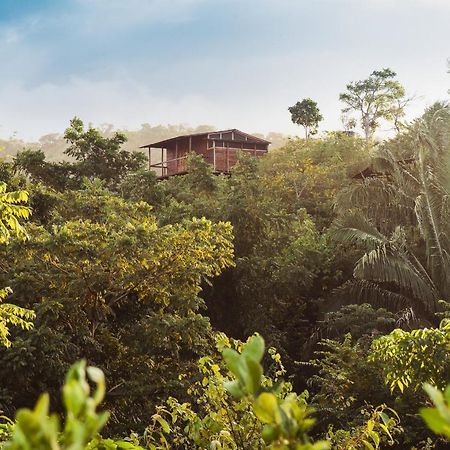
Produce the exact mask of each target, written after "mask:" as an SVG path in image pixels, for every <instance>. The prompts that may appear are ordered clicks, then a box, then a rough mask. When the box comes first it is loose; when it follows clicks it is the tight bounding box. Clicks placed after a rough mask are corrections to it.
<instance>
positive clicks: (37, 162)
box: [15, 117, 146, 190]
mask: <svg viewBox="0 0 450 450" xmlns="http://www.w3.org/2000/svg"><path fill="white" fill-rule="evenodd" d="M64 139H65V140H66V142H67V143H68V144H70V145H69V147H68V148H67V149H66V150H65V151H64V154H65V155H67V156H70V157H71V158H72V159H73V160H75V161H74V162H73V161H62V162H56V163H54V162H48V161H46V157H45V153H44V152H43V151H42V150H24V151H22V152H19V153H18V154H17V156H16V158H15V165H16V167H18V168H19V169H22V170H24V171H25V172H26V173H27V174H29V175H30V176H31V178H32V179H33V180H34V181H40V182H43V183H45V184H46V185H47V186H51V187H53V188H55V189H57V190H64V189H80V188H81V186H82V184H83V179H84V178H87V179H89V180H91V181H92V180H93V179H94V178H99V179H101V180H103V181H104V182H105V183H106V184H107V186H108V187H109V188H110V189H113V190H116V189H118V186H119V185H120V183H121V182H122V181H123V180H124V179H125V178H126V176H127V175H129V174H130V173H133V172H136V171H138V170H139V169H142V168H143V167H144V162H145V160H146V157H145V155H144V154H143V153H142V152H137V151H136V152H129V151H127V150H123V149H122V146H123V144H124V143H125V142H126V140H127V138H126V136H125V135H124V134H123V133H120V132H115V133H114V134H113V135H112V136H111V137H105V136H103V135H102V134H101V132H100V131H99V130H97V129H95V128H92V127H90V128H88V129H87V130H85V128H84V124H83V122H82V120H81V119H79V118H78V117H75V118H73V119H72V120H71V121H70V126H69V127H68V128H67V129H66V131H65V133H64Z"/></svg>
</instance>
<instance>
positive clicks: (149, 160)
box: [148, 147, 152, 170]
mask: <svg viewBox="0 0 450 450" xmlns="http://www.w3.org/2000/svg"><path fill="white" fill-rule="evenodd" d="M151 167H152V148H151V147H149V148H148V170H152V169H151Z"/></svg>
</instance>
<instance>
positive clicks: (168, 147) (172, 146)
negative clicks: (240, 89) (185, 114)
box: [141, 129, 270, 178]
mask: <svg viewBox="0 0 450 450" xmlns="http://www.w3.org/2000/svg"><path fill="white" fill-rule="evenodd" d="M269 144H270V142H269V141H266V140H264V139H261V138H258V137H256V136H252V135H250V134H247V133H243V132H242V131H239V130H236V129H232V130H222V131H211V132H207V133H196V134H188V135H184V136H177V137H173V138H170V139H166V140H164V141H160V142H154V143H152V144H147V145H143V146H141V148H148V165H149V169H150V170H155V171H156V172H157V173H158V175H160V177H161V178H166V177H169V176H172V175H181V174H185V173H186V171H187V167H186V158H187V156H188V154H189V153H190V152H195V153H197V154H198V155H201V156H202V157H203V158H204V159H205V160H206V161H207V162H208V163H209V164H211V165H212V166H213V170H214V172H215V173H228V172H229V171H230V169H231V168H232V167H233V166H234V165H235V164H236V161H237V155H238V152H246V153H249V154H251V155H253V156H255V157H257V158H259V157H261V156H264V155H265V154H266V153H267V151H268V148H269ZM155 161H157V162H155Z"/></svg>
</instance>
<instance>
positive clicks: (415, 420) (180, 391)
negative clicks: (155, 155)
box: [0, 69, 450, 450]
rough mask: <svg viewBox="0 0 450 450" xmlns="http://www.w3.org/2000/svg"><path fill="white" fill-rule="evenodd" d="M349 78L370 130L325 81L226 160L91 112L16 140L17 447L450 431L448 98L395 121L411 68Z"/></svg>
mask: <svg viewBox="0 0 450 450" xmlns="http://www.w3.org/2000/svg"><path fill="white" fill-rule="evenodd" d="M402 93H403V94H402ZM346 94H347V95H348V97H345V98H346V99H348V101H349V103H348V104H347V105H348V106H347V107H346V108H350V109H349V110H348V113H352V112H353V111H354V112H355V114H356V113H357V114H359V115H358V119H359V120H360V121H361V122H360V123H361V125H362V126H363V129H364V135H363V136H359V135H358V134H357V133H347V132H345V130H344V131H342V130H335V131H329V132H326V133H325V132H324V133H322V134H321V135H319V136H314V135H313V134H312V133H311V128H314V127H317V124H318V123H319V121H320V119H319V116H320V112H319V111H318V109H317V105H315V102H313V101H310V102H309V104H310V106H312V109H311V110H310V111H313V112H314V111H315V120H316V122H315V125H314V122H308V124H307V125H303V124H302V123H300V122H299V124H300V125H302V126H306V127H308V131H307V132H306V135H305V138H300V137H299V138H292V139H289V140H287V141H286V142H285V144H284V145H283V146H281V147H280V148H277V149H274V150H272V151H270V152H269V153H268V154H267V155H266V156H265V157H264V158H261V159H255V158H253V157H252V156H251V155H248V154H241V155H239V158H238V162H237V164H236V165H235V166H234V167H233V168H232V170H231V173H230V174H227V175H216V174H214V173H213V169H212V167H211V166H210V165H208V164H207V162H206V161H205V160H204V159H203V158H202V157H201V156H199V155H197V154H194V153H192V154H190V155H189V158H188V171H187V174H185V175H181V176H175V177H169V178H168V179H164V180H162V179H158V177H157V175H156V174H155V173H153V172H149V171H148V170H146V165H145V158H144V157H143V155H142V153H133V152H131V151H128V150H126V147H125V144H126V139H127V137H126V136H125V135H124V134H123V133H121V132H119V131H117V130H114V129H112V128H109V129H103V130H99V129H96V128H94V127H92V126H85V124H84V123H83V121H82V120H81V119H79V118H74V119H73V120H72V121H71V122H70V123H69V124H68V128H67V130H66V132H65V134H64V140H65V144H64V145H65V152H66V156H67V160H65V161H55V160H52V159H49V158H47V155H46V153H45V152H44V151H43V150H42V148H31V149H25V150H23V151H20V152H18V154H17V155H16V156H15V158H14V159H13V160H11V159H9V160H3V161H0V177H1V178H0V180H1V184H0V301H1V302H2V303H0V343H1V346H0V410H1V414H0V416H1V417H0V448H1V449H5V450H6V449H14V450H22V449H23V450H25V449H27V450H29V449H43V450H44V449H45V450H55V449H56V450H59V449H67V450H69V449H70V450H74V449H80V450H84V449H86V450H88V449H89V450H92V449H98V450H100V449H102V450H103V449H113V450H115V449H119V450H137V449H139V450H141V449H149V450H160V449H165V450H169V449H227V450H237V449H239V450H241V449H248V450H253V449H271V450H275V449H282V450H291V449H297V450H325V449H338V450H341V449H342V450H344V449H345V450H350V449H354V450H360V449H394V450H400V449H411V450H412V449H416V450H419V449H420V450H428V449H432V448H435V449H445V448H448V445H449V439H450V433H449V432H448V430H449V426H450V420H449V417H450V394H449V392H450V390H449V388H447V389H446V390H445V392H444V389H445V388H446V386H447V385H448V384H449V383H450V351H449V348H450V347H449V343H450V322H449V321H450V284H449V283H450V282H449V277H448V274H449V273H450V271H449V261H450V259H449V253H450V248H449V245H450V244H449V239H450V230H449V229H448V227H449V217H448V215H449V207H448V206H449V205H448V199H449V198H450V193H449V186H450V184H449V181H450V180H449V178H448V177H449V170H448V168H449V166H448V164H449V161H450V158H449V157H450V108H449V106H448V103H446V102H438V103H435V104H434V105H432V106H431V107H429V108H428V109H427V110H426V111H424V112H423V114H422V115H421V116H420V117H418V118H417V119H415V120H414V121H412V122H411V123H409V124H407V126H404V127H403V126H402V127H399V130H398V133H397V135H396V136H395V137H393V138H390V139H387V140H385V141H382V142H376V141H375V139H373V133H374V131H375V130H376V128H377V126H378V124H379V123H380V121H381V120H393V118H394V113H393V109H392V107H393V105H395V104H397V103H396V102H397V101H399V100H400V101H403V99H404V98H405V97H404V90H403V88H402V87H401V86H400V85H399V84H398V82H397V81H396V80H395V74H394V73H393V72H392V71H391V70H389V69H384V70H382V71H375V72H373V73H372V75H371V76H370V77H369V79H368V80H363V81H361V82H354V83H350V84H349V85H348V87H347V93H346ZM400 94H402V95H400ZM341 97H342V96H341ZM356 97H358V98H359V97H360V99H361V103H360V104H359V106H358V103H353V99H355V98H356ZM343 101H344V102H345V101H346V100H345V99H344V100H343ZM351 105H353V106H351ZM358 108H359V109H358ZM297 112H299V111H297ZM300 113H301V111H300V112H299V114H300ZM299 117H300V116H299ZM298 120H299V121H300V120H301V119H300V118H299V119H298ZM308 120H309V119H308ZM311 120H312V119H311ZM144 128H145V127H143V129H144ZM180 130H182V129H181V128H176V129H174V130H171V131H175V132H174V133H172V134H182V133H183V131H181V133H180ZM305 130H306V129H305ZM141 131H142V130H141ZM146 131H148V132H149V133H150V130H146ZM160 131H161V130H160ZM162 131H164V133H165V132H166V131H168V129H166V128H164V130H162ZM366 132H367V133H366ZM136 136H137V135H131V136H130V139H135V138H136ZM52 139H53V138H52ZM52 139H50V138H49V140H50V141H52ZM58 139H59V138H58ZM58 139H55V140H54V141H52V142H56V141H57V140H58ZM136 139H137V138H136ZM146 140H147V139H146ZM149 140H152V139H149ZM143 143H146V142H145V141H144V142H142V141H141V142H139V144H143ZM135 144H136V142H135V143H134V144H133V146H135ZM55 145H56V144H55ZM58 145H59V144H58ZM30 212H32V214H31V215H30ZM6 301H7V302H8V303H6ZM249 336H250V338H249ZM10 344H11V345H10ZM66 374H67V375H66ZM65 377H66V378H65ZM64 378H65V382H64ZM105 380H106V382H105ZM61 388H62V389H61ZM43 392H45V393H46V394H42V393H43ZM41 394H42V395H41ZM105 410H107V411H108V413H107V412H105Z"/></svg>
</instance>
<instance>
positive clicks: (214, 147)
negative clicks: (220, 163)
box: [213, 141, 216, 172]
mask: <svg viewBox="0 0 450 450" xmlns="http://www.w3.org/2000/svg"><path fill="white" fill-rule="evenodd" d="M213 166H214V172H215V171H216V141H213Z"/></svg>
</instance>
